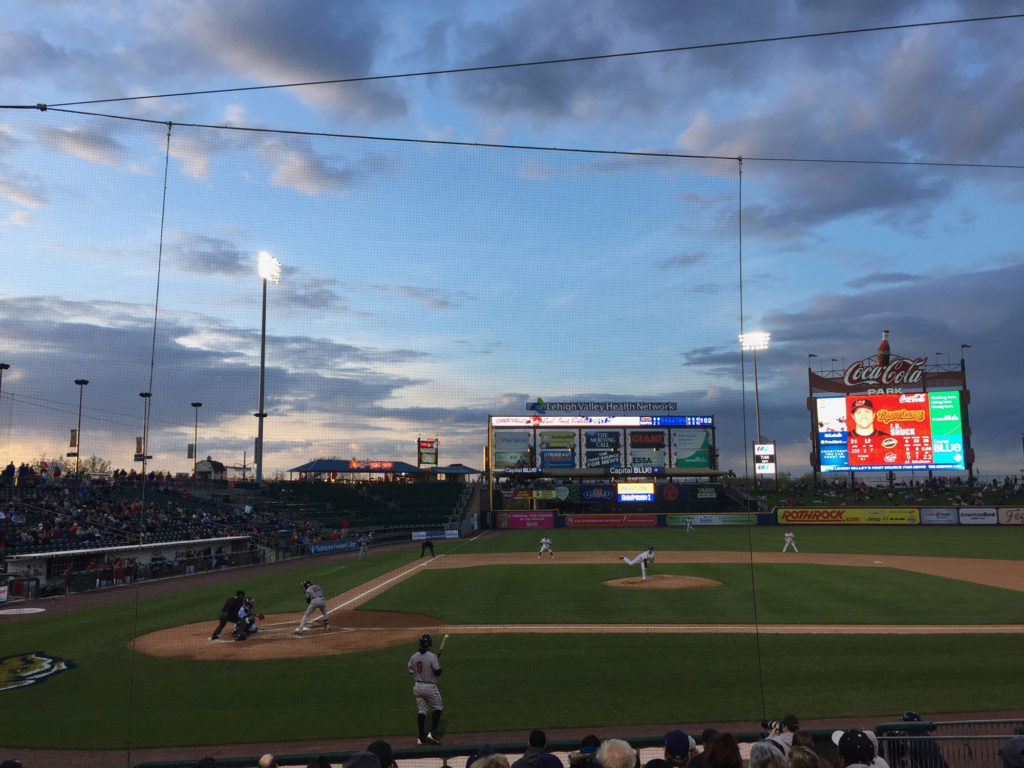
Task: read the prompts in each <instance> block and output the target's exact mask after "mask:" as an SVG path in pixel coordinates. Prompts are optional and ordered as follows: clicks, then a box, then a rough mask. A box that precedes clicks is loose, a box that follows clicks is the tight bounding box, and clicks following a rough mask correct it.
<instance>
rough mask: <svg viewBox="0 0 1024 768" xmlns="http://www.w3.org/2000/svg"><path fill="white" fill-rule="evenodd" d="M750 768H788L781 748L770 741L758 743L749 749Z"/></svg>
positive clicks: (787, 762)
mask: <svg viewBox="0 0 1024 768" xmlns="http://www.w3.org/2000/svg"><path fill="white" fill-rule="evenodd" d="M749 765H750V768H788V765H789V761H788V760H787V759H786V756H785V755H784V754H782V748H781V747H779V745H778V744H775V743H773V742H770V741H767V740H765V741H758V742H755V743H754V744H752V745H751V747H750V760H749Z"/></svg>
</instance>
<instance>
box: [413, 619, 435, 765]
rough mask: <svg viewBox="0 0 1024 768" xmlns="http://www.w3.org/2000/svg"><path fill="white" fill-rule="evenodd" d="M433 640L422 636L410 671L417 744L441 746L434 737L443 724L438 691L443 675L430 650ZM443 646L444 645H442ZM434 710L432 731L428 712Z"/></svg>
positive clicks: (431, 722)
mask: <svg viewBox="0 0 1024 768" xmlns="http://www.w3.org/2000/svg"><path fill="white" fill-rule="evenodd" d="M432 644H433V638H432V637H431V636H430V635H429V634H427V633H426V632H424V633H423V634H422V635H420V647H419V649H417V651H416V652H415V653H414V654H413V655H412V656H411V657H410V659H409V664H408V669H409V674H410V675H412V679H413V680H414V682H413V684H412V695H413V696H414V697H415V698H416V712H417V715H416V722H417V725H418V726H419V738H418V739H417V740H416V743H417V744H420V745H423V744H440V743H441V742H440V741H439V740H438V739H437V738H436V737H435V736H434V731H436V730H437V725H438V723H440V722H441V710H442V708H443V704H442V703H441V691H439V690H438V689H437V678H438V677H440V675H441V660H440V659H439V658H438V657H437V654H436V653H434V652H433V651H432V650H430V646H431V645H432ZM442 645H443V643H442ZM430 709H432V710H433V714H432V715H431V720H430V730H429V731H428V730H427V728H426V726H427V711H428V710H430Z"/></svg>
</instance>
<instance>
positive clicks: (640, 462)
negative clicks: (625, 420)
mask: <svg viewBox="0 0 1024 768" xmlns="http://www.w3.org/2000/svg"><path fill="white" fill-rule="evenodd" d="M666 447H667V442H666V440H665V431H664V430H662V429H634V430H631V431H630V433H629V449H630V453H629V456H630V466H633V467H662V468H664V467H665V465H666V462H667V454H668V451H667V450H665V449H666Z"/></svg>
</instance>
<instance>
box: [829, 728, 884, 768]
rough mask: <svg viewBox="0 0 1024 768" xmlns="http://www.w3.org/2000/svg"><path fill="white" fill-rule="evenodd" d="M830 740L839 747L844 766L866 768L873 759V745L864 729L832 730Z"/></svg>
mask: <svg viewBox="0 0 1024 768" xmlns="http://www.w3.org/2000/svg"><path fill="white" fill-rule="evenodd" d="M832 741H833V742H834V743H835V745H836V746H837V747H839V756H840V758H842V764H843V766H845V768H852V767H853V766H858V767H859V768H868V766H870V765H871V762H872V761H873V760H874V759H875V747H874V745H873V744H872V743H871V739H870V738H868V735H867V734H866V733H864V731H859V730H857V729H855V728H851V729H849V730H845V731H833V732H832Z"/></svg>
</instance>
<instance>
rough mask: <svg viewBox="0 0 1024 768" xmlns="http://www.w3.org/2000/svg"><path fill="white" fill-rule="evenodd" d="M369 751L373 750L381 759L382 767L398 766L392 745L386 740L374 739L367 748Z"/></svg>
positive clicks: (396, 767)
mask: <svg viewBox="0 0 1024 768" xmlns="http://www.w3.org/2000/svg"><path fill="white" fill-rule="evenodd" d="M366 751H367V752H373V754H375V755H376V756H377V759H378V760H380V768H398V763H396V762H395V754H394V752H392V751H391V745H390V744H388V743H387V742H386V741H374V742H371V744H370V746H368V747H367V748H366Z"/></svg>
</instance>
